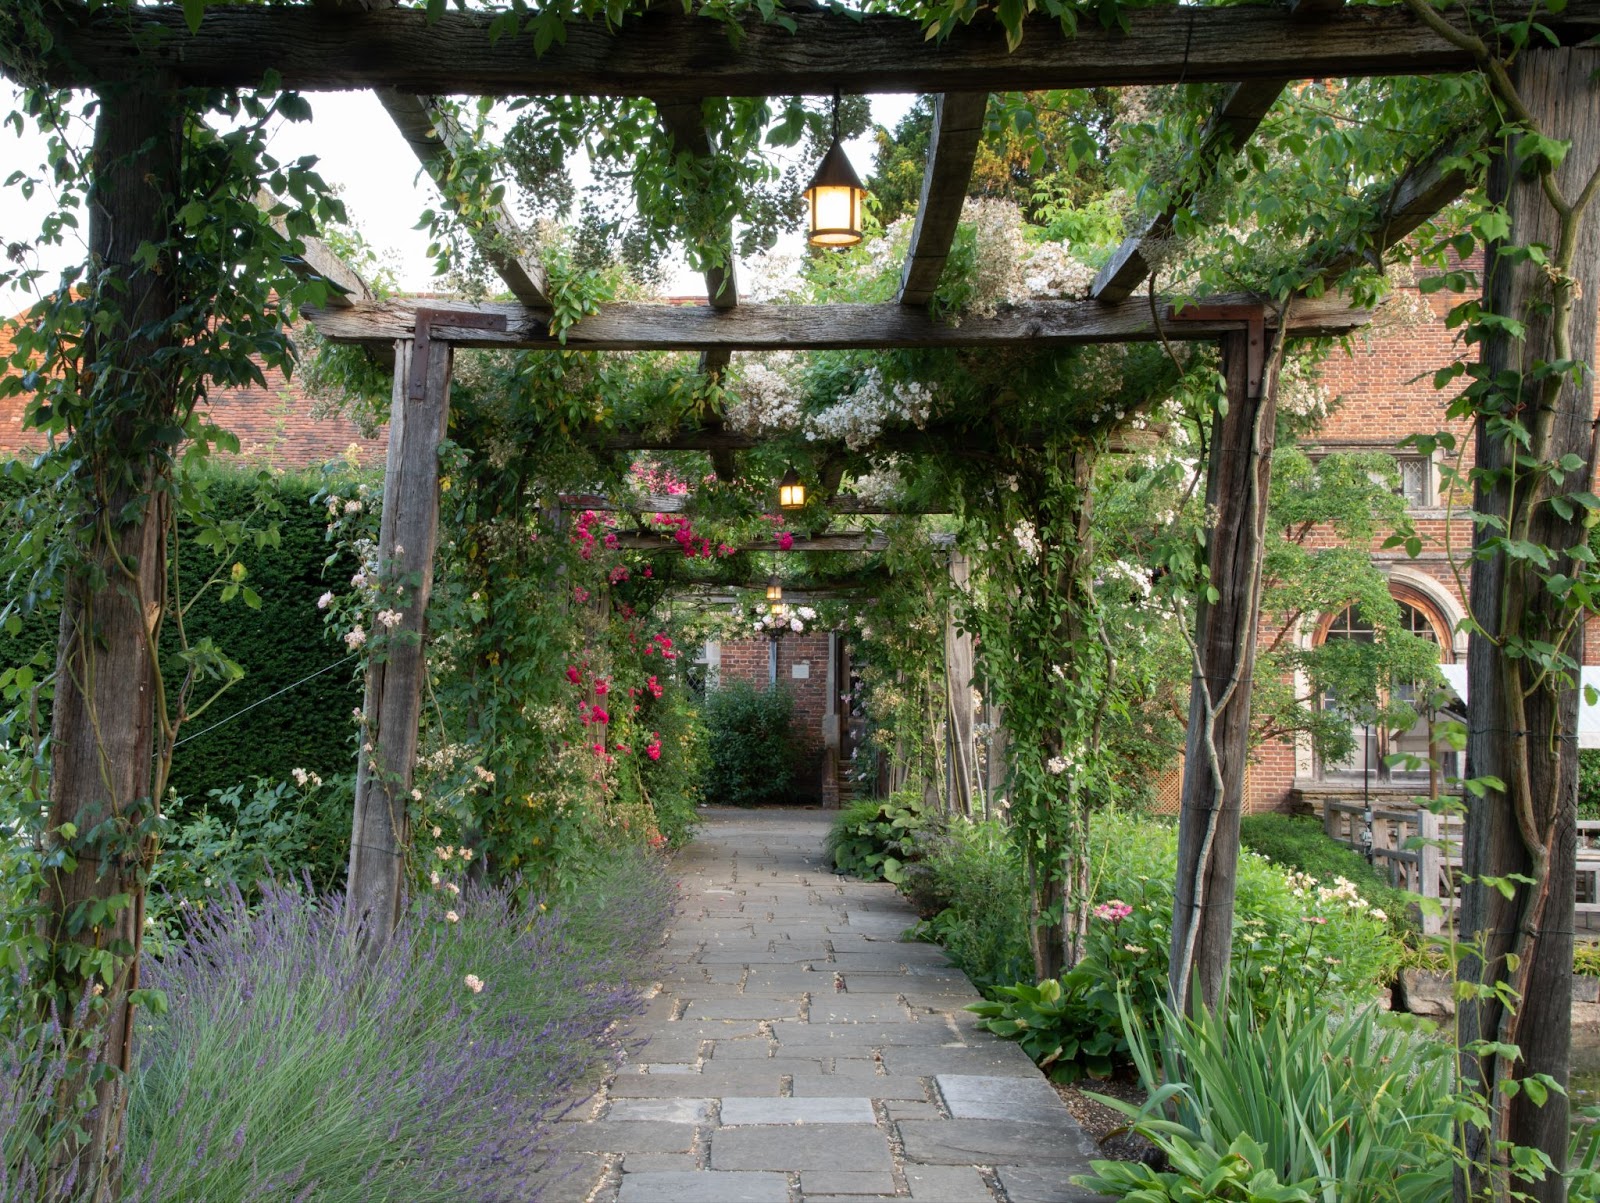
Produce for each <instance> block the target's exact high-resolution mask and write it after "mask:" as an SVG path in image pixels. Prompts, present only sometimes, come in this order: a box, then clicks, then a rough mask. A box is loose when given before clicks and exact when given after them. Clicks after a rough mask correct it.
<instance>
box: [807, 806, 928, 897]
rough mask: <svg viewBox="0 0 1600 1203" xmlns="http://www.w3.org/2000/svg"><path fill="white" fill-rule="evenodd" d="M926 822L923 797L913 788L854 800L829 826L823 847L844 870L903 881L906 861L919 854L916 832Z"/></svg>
mask: <svg viewBox="0 0 1600 1203" xmlns="http://www.w3.org/2000/svg"><path fill="white" fill-rule="evenodd" d="M927 822H928V817H927V814H926V812H925V811H924V810H923V806H922V799H921V798H920V797H918V796H917V795H916V794H915V793H912V792H907V791H902V792H900V793H898V794H892V795H890V797H889V798H887V799H886V800H884V801H881V802H880V801H877V800H875V799H865V800H863V801H860V802H853V803H851V804H850V805H849V806H847V807H845V808H844V809H843V810H841V811H840V812H839V814H838V817H837V818H835V819H834V820H833V825H832V826H831V827H829V828H828V834H827V837H826V839H824V841H823V851H824V852H826V853H827V854H828V856H830V857H831V858H832V859H833V867H834V868H835V869H837V870H839V872H841V873H849V874H851V875H852V876H855V877H862V878H865V879H866V880H867V881H892V882H894V883H895V884H896V885H900V884H901V883H903V882H904V881H905V880H906V874H907V869H908V865H907V862H908V861H910V860H913V859H915V858H916V857H917V856H918V855H919V851H918V840H917V836H918V833H919V832H921V831H922V830H923V828H924V827H925V826H926V825H927Z"/></svg>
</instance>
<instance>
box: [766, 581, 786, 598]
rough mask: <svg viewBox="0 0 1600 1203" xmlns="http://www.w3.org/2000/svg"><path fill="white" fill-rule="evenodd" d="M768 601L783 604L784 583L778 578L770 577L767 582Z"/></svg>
mask: <svg viewBox="0 0 1600 1203" xmlns="http://www.w3.org/2000/svg"><path fill="white" fill-rule="evenodd" d="M767 600H768V601H769V602H781V601H782V600H783V582H782V581H780V580H779V579H778V578H777V577H776V576H773V577H769V578H768V580H767Z"/></svg>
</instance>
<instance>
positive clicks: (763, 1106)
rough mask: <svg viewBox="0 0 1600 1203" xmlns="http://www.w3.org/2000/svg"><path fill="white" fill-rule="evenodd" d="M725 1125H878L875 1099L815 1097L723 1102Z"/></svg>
mask: <svg viewBox="0 0 1600 1203" xmlns="http://www.w3.org/2000/svg"><path fill="white" fill-rule="evenodd" d="M722 1122H723V1124H724V1126H734V1125H738V1124H875V1123H877V1122H878V1118H877V1116H875V1115H874V1114H873V1113H872V1100H871V1099H868V1098H839V1097H838V1096H836V1095H816V1096H813V1097H811V1098H777V1099H764V1098H752V1099H723V1100H722Z"/></svg>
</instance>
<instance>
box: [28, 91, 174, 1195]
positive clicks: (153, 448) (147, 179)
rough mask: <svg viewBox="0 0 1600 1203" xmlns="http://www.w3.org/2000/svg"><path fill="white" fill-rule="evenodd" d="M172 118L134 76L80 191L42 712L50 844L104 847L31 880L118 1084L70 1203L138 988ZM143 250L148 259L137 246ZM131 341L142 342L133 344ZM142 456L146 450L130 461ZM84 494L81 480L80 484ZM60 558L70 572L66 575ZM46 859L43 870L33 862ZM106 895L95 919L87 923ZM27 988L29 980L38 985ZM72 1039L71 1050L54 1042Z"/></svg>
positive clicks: (106, 1139)
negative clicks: (48, 685) (85, 293)
mask: <svg viewBox="0 0 1600 1203" xmlns="http://www.w3.org/2000/svg"><path fill="white" fill-rule="evenodd" d="M183 118H184V109H183V105H182V104H181V103H180V102H179V100H178V99H177V97H176V96H175V95H174V94H173V93H172V92H170V91H168V90H166V88H165V87H164V86H163V84H162V82H161V81H155V80H141V81H139V82H137V83H135V84H132V85H130V86H127V87H120V88H115V89H108V90H105V91H102V93H101V95H100V107H99V111H98V115H97V117H96V121H95V139H94V153H93V156H92V158H91V162H92V163H93V171H94V179H93V183H92V191H91V193H90V200H89V205H88V210H89V254H90V259H91V272H90V278H91V279H98V277H99V273H102V272H103V273H105V279H106V280H107V281H108V283H107V285H106V286H105V287H104V288H103V289H101V291H100V292H99V293H98V295H97V296H96V298H95V300H96V303H97V306H98V307H99V313H100V316H102V317H107V318H110V319H111V320H110V322H109V323H108V324H106V325H104V326H102V325H101V324H100V323H99V322H96V323H93V324H91V325H90V327H89V328H88V329H86V330H85V331H84V332H83V336H84V343H85V345H84V350H83V356H82V359H83V362H84V363H85V364H86V365H92V366H93V369H94V371H95V372H96V373H98V379H96V380H94V381H92V382H91V380H90V374H89V373H85V375H84V378H83V387H85V388H92V389H93V390H94V393H93V394H92V396H93V401H92V404H93V405H94V406H95V407H96V409H97V411H98V413H97V416H99V417H101V418H103V419H104V420H103V421H98V422H85V423H83V424H82V426H81V427H80V428H79V429H77V430H76V431H75V432H74V435H73V440H72V445H71V453H72V455H73V458H74V460H75V468H76V477H77V480H78V481H80V482H82V485H83V487H84V489H85V490H91V489H92V490H93V492H92V494H90V495H83V496H81V497H80V500H81V503H82V509H81V510H80V512H79V513H78V514H77V515H74V517H75V518H77V519H78V520H79V521H80V522H82V524H83V525H82V528H81V529H84V530H85V531H86V533H85V534H84V535H83V536H82V542H81V545H80V549H79V550H80V555H81V558H80V559H79V560H78V561H76V563H75V565H74V567H73V568H72V569H71V571H70V572H69V573H68V575H67V579H66V582H65V588H64V590H63V593H62V599H61V623H60V633H59V637H58V640H57V646H56V693H55V700H54V703H53V705H52V708H51V740H50V747H51V757H50V765H51V772H50V820H49V823H50V831H51V833H52V835H51V836H50V837H49V838H50V839H51V840H52V841H53V840H56V839H58V838H60V837H59V836H58V835H57V834H55V833H59V832H60V831H61V830H62V828H63V826H64V825H69V824H70V825H71V826H72V827H75V828H76V829H77V830H78V831H80V832H88V831H90V830H91V829H93V828H95V827H98V826H100V825H102V824H104V825H105V826H104V827H103V828H102V830H103V831H105V832H107V833H108V835H107V837H106V839H105V842H103V843H101V844H98V845H94V846H91V847H88V848H82V849H80V850H79V851H78V854H77V855H76V856H75V857H74V858H73V859H72V860H71V861H70V862H69V863H71V864H72V865H73V867H72V868H71V869H70V870H66V869H59V868H52V869H48V870H46V879H45V887H44V902H45V906H46V908H47V916H46V918H45V920H44V931H43V933H42V934H43V935H44V937H45V939H46V940H48V941H49V942H50V945H51V946H52V947H53V948H55V949H56V950H57V954H56V964H57V965H58V966H60V965H73V964H74V961H75V959H76V958H73V957H69V956H68V955H66V953H67V950H68V949H69V948H71V947H72V946H74V945H78V946H83V947H82V948H81V951H82V952H84V953H85V954H86V955H87V956H91V957H92V955H93V953H94V952H95V951H99V950H110V951H111V952H112V953H113V954H115V956H116V957H117V970H118V971H117V973H116V975H115V976H114V978H113V979H112V980H111V981H110V984H109V987H108V988H107V990H106V991H105V996H104V1003H103V1004H101V1003H95V1004H93V1005H90V1003H89V1000H88V998H87V995H88V989H89V985H88V982H87V981H85V980H84V976H85V971H84V969H83V968H82V966H81V964H79V965H77V967H75V968H72V969H66V970H61V969H58V970H57V974H58V981H57V983H56V984H57V986H58V987H59V988H61V989H62V990H65V991H68V995H67V997H66V999H65V1007H66V1010H65V1013H64V1014H62V1015H61V1016H60V1019H61V1022H62V1023H63V1024H65V1025H71V1024H74V1023H77V1022H80V1021H81V1022H82V1024H83V1026H84V1027H85V1028H92V1029H96V1030H95V1032H94V1034H93V1036H92V1037H91V1036H88V1035H87V1034H83V1033H80V1037H81V1038H82V1039H83V1040H84V1046H85V1047H92V1048H95V1049H96V1050H97V1052H98V1055H99V1059H100V1063H101V1064H102V1065H103V1066H105V1067H107V1068H110V1069H113V1070H120V1071H121V1072H120V1073H114V1074H110V1075H105V1076H102V1077H100V1078H99V1079H98V1080H97V1081H96V1082H95V1083H94V1085H93V1086H92V1090H93V1091H94V1095H95V1099H96V1106H95V1109H94V1113H93V1115H92V1116H91V1117H90V1119H89V1123H88V1131H87V1133H86V1134H83V1136H82V1138H81V1139H77V1138H72V1139H68V1140H65V1141H63V1142H61V1143H60V1145H59V1146H58V1147H57V1148H56V1149H54V1150H52V1162H51V1167H50V1172H51V1175H52V1178H53V1180H54V1182H55V1183H56V1184H57V1185H60V1184H61V1183H62V1182H64V1181H68V1180H74V1179H75V1181H76V1183H77V1187H78V1189H79V1190H80V1191H82V1192H83V1197H84V1198H96V1199H98V1198H102V1197H109V1196H106V1195H103V1194H102V1193H101V1192H102V1191H114V1189H115V1187H114V1184H115V1182H116V1181H117V1180H118V1178H119V1177H120V1169H119V1162H120V1150H121V1145H122V1141H121V1128H122V1113H123V1099H124V1094H123V1091H124V1088H125V1081H124V1078H123V1074H125V1073H126V1072H127V1070H128V1069H129V1067H130V1062H131V1051H132V1045H133V1025H132V1011H133V1005H132V1003H131V1001H130V1000H129V994H130V992H131V991H132V990H133V989H135V988H136V987H137V985H138V972H139V970H138V956H139V944H140V937H141V934H142V919H143V916H144V895H145V887H144V882H143V878H142V876H141V872H142V869H143V868H144V867H145V866H144V865H143V864H142V863H141V862H143V861H144V860H146V858H147V857H148V854H149V848H150V843H149V839H150V837H149V836H148V835H140V834H138V832H140V831H148V827H144V826H143V824H144V823H145V821H146V820H147V819H148V818H149V816H150V813H151V810H152V808H153V806H154V803H155V800H154V799H152V797H151V793H152V790H153V786H154V772H153V770H154V763H155V707H156V702H157V695H158V692H159V691H158V689H157V685H158V684H159V682H158V680H157V676H156V674H157V667H156V662H155V659H154V656H153V655H152V652H153V650H154V648H153V640H152V638H151V636H152V634H153V633H154V632H155V631H156V630H157V629H158V626H159V623H160V621H161V615H162V608H163V604H164V601H165V598H166V596H167V582H166V573H167V563H166V542H165V537H164V531H163V525H164V523H165V520H166V512H165V509H164V505H165V501H164V498H165V494H164V492H163V491H162V490H161V488H160V476H161V473H162V471H163V458H164V455H165V453H166V451H167V450H168V449H167V448H166V447H164V446H163V445H162V444H161V442H160V440H159V439H156V438H153V437H152V431H153V430H154V429H155V428H156V427H157V426H159V425H161V424H163V423H170V422H171V421H172V414H173V406H174V404H175V396H174V385H173V377H174V372H173V370H172V367H171V364H172V362H173V361H172V360H171V359H170V358H168V357H165V356H161V355H158V354H157V353H158V352H160V351H163V350H170V348H171V346H172V343H173V341H174V336H173V334H172V331H171V330H170V329H168V327H167V323H168V322H169V320H170V319H171V318H172V316H173V314H174V312H175V304H176V299H175V284H174V274H173V272H172V271H171V270H170V269H171V266H172V265H171V260H170V258H169V257H168V252H167V250H165V249H160V248H167V247H168V246H169V243H170V241H171V237H172V219H173V213H174V210H175V204H174V198H175V196H176V194H177V191H178V170H179V153H180V152H179V147H180V143H181V139H182V129H183ZM145 247H155V248H158V253H157V257H156V258H154V259H152V260H150V261H148V262H145V261H144V260H143V257H142V248H145ZM143 331H156V332H157V333H155V334H153V335H151V334H144V333H141V332H143ZM136 446H143V447H145V448H147V449H148V450H146V451H145V452H144V453H142V454H141V453H139V452H136V451H133V450H130V449H131V448H133V447H136ZM91 482H93V483H91ZM69 562H71V561H69ZM46 863H50V862H46ZM118 896H122V897H124V898H125V899H126V900H127V901H126V903H125V904H124V905H122V906H120V907H113V908H111V910H110V912H109V914H108V915H107V916H106V918H104V919H103V920H101V921H100V922H95V923H89V922H85V919H84V913H85V911H86V910H87V909H88V908H90V907H93V906H98V905H101V904H104V903H105V902H106V901H107V900H108V899H113V898H116V897H118ZM41 984H42V983H41ZM68 1039H69V1041H70V1040H72V1039H73V1038H72V1037H70V1036H69V1037H68ZM83 1084H84V1083H83V1080H82V1078H81V1077H79V1076H78V1074H77V1073H73V1074H72V1075H71V1076H69V1077H68V1078H67V1080H66V1081H65V1082H63V1083H62V1085H61V1086H60V1088H59V1090H60V1093H61V1096H62V1097H63V1098H68V1097H70V1095H71V1094H72V1093H73V1092H74V1091H75V1090H76V1089H78V1088H79V1087H81V1086H83Z"/></svg>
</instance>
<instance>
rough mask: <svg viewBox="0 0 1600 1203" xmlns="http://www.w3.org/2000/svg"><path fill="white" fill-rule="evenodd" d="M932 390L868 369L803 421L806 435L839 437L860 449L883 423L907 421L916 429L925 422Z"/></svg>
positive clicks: (826, 437) (912, 381)
mask: <svg viewBox="0 0 1600 1203" xmlns="http://www.w3.org/2000/svg"><path fill="white" fill-rule="evenodd" d="M934 399H935V398H934V392H933V390H932V389H931V388H929V387H928V386H927V385H925V384H922V383H920V382H919V381H915V380H897V381H894V382H893V383H887V382H885V381H884V379H883V372H882V371H881V370H879V369H878V368H875V367H872V368H868V369H867V370H866V371H864V372H863V373H861V380H860V382H859V383H858V384H857V385H856V387H855V389H854V390H853V391H852V392H851V393H850V394H849V395H848V396H846V397H844V398H842V399H841V400H839V401H836V402H834V403H833V404H832V405H830V406H829V407H828V408H827V409H825V410H823V411H822V412H821V413H818V414H813V415H812V416H811V419H810V421H808V422H807V423H806V438H808V439H829V440H838V441H841V442H843V443H844V445H845V446H847V447H849V448H850V450H852V451H859V450H860V449H861V448H862V447H865V446H866V445H867V444H868V443H870V442H872V441H873V440H874V439H876V438H877V437H878V435H879V433H880V432H881V431H882V430H883V427H884V425H885V424H886V423H888V422H890V421H901V422H909V423H910V424H911V425H913V426H915V427H916V428H917V429H918V430H921V429H922V428H923V427H924V426H926V425H927V424H928V418H929V416H930V415H931V414H932V412H933V404H934Z"/></svg>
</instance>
